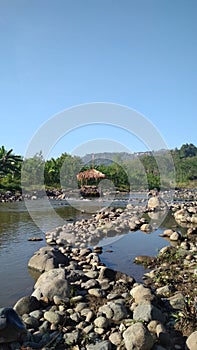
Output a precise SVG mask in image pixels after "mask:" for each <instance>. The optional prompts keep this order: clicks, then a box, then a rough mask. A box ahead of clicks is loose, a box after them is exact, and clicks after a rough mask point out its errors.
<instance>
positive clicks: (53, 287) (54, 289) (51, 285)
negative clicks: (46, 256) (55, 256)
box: [32, 268, 70, 301]
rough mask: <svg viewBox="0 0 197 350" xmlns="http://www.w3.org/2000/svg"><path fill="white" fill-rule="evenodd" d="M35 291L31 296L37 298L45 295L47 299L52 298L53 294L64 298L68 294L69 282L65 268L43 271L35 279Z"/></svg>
mask: <svg viewBox="0 0 197 350" xmlns="http://www.w3.org/2000/svg"><path fill="white" fill-rule="evenodd" d="M34 288H35V291H34V292H33V294H32V296H35V297H36V298H37V299H41V298H42V297H47V298H48V299H49V300H51V301H52V300H53V298H54V296H58V297H59V298H61V299H65V298H67V297H69V296H70V284H69V282H68V281H67V280H66V274H65V269H63V268H59V269H53V270H50V271H46V272H44V273H43V274H42V275H41V276H40V277H39V278H38V280H37V282H36V284H35V286H34Z"/></svg>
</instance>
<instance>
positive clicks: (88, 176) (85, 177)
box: [77, 169, 105, 186]
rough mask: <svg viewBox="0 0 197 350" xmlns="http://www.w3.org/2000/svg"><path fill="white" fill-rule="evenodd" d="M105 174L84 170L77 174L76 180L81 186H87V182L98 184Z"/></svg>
mask: <svg viewBox="0 0 197 350" xmlns="http://www.w3.org/2000/svg"><path fill="white" fill-rule="evenodd" d="M104 178H105V174H103V173H101V172H100V171H98V170H96V169H90V170H85V171H82V172H80V173H79V174H77V180H78V181H79V182H80V184H81V186H82V185H84V184H85V185H87V184H88V182H96V183H97V182H98V180H100V179H104Z"/></svg>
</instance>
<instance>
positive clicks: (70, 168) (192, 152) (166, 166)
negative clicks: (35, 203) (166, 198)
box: [0, 144, 197, 191]
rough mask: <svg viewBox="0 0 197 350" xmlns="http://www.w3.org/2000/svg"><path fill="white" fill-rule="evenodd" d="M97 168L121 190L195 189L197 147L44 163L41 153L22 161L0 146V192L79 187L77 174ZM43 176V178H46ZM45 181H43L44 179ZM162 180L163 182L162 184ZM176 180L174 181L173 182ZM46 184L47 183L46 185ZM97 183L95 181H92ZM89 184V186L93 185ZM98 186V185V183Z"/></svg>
mask: <svg viewBox="0 0 197 350" xmlns="http://www.w3.org/2000/svg"><path fill="white" fill-rule="evenodd" d="M91 167H94V168H95V169H97V170H99V171H101V172H102V173H103V174H105V176H106V179H107V180H109V183H111V184H113V186H114V188H115V189H117V190H121V191H128V190H142V189H147V188H149V189H150V188H154V187H157V188H160V187H162V189H169V188H171V187H195V186H196V185H197V147H196V146H195V145H193V144H184V145H182V146H181V147H180V149H178V148H176V149H174V150H171V151H165V150H161V151H157V152H140V153H134V154H129V153H108V152H107V153H106V152H105V153H101V154H98V155H97V154H95V155H94V158H93V159H91V155H86V156H85V157H83V158H80V157H78V156H71V155H70V154H67V153H62V154H61V156H59V157H57V158H51V159H49V160H44V158H43V155H42V153H41V152H40V153H39V154H36V155H35V156H34V157H32V158H28V159H23V157H22V156H20V155H16V154H15V153H14V151H13V150H12V149H11V150H6V148H5V147H4V146H2V147H0V190H1V191H7V190H11V191H12V190H13V191H16V190H19V191H20V190H21V179H22V187H23V188H25V189H27V190H28V189H29V190H30V189H40V187H43V186H44V187H46V188H66V189H74V188H77V187H79V185H80V184H79V183H77V180H76V175H77V173H78V172H80V171H84V170H87V169H90V168H91ZM43 173H44V177H43ZM43 178H44V181H43V180H42V179H43ZM161 179H162V181H161ZM172 179H174V181H172ZM43 182H44V183H43ZM93 182H94V181H93ZM93 182H92V181H89V182H88V183H87V184H90V185H91V184H93ZM96 185H98V183H96Z"/></svg>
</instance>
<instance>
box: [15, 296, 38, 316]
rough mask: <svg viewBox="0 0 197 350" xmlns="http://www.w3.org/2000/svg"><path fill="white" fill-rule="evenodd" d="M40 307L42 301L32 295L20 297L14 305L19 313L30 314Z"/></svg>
mask: <svg viewBox="0 0 197 350" xmlns="http://www.w3.org/2000/svg"><path fill="white" fill-rule="evenodd" d="M39 308H40V302H39V301H38V300H37V299H36V298H35V297H32V296H25V297H22V298H21V299H19V300H18V301H17V302H16V304H15V305H14V310H15V311H16V312H17V314H18V315H21V316H22V315H24V314H29V313H30V312H32V311H34V310H37V309H39Z"/></svg>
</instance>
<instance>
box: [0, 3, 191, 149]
mask: <svg viewBox="0 0 197 350" xmlns="http://www.w3.org/2000/svg"><path fill="white" fill-rule="evenodd" d="M196 18H197V1H196V0H94V1H93V0H83V1H82V0H17V1H16V0H0V50H1V53H0V101H1V114H0V115H1V129H0V133H1V138H0V145H5V147H6V148H7V149H10V148H13V149H14V152H15V153H19V154H24V153H25V150H26V148H27V146H28V143H29V141H30V139H31V137H32V136H33V135H34V134H35V132H36V130H37V129H38V128H39V127H40V126H41V125H42V124H43V123H44V122H46V121H47V120H48V119H49V118H51V117H52V116H53V115H54V114H57V113H58V112H60V111H62V110H64V109H66V108H70V107H72V106H75V105H79V104H83V103H89V102H97V101H99V102H113V103H117V104H122V105H126V106H128V107H130V108H133V109H135V110H137V111H139V112H140V113H142V114H143V115H144V116H145V117H147V118H148V119H149V120H150V121H151V122H152V123H153V124H154V125H155V126H156V127H157V129H158V130H159V132H160V134H161V135H162V137H163V138H164V140H165V142H166V144H167V146H168V147H169V148H175V147H180V146H181V144H183V143H194V144H197V142H196V141H197V136H196V135H197V134H196V117H197V20H196ZM90 132H91V130H85V128H84V130H81V131H80V132H79V131H78V132H77V133H76V135H73V136H72V137H70V138H69V137H68V138H67V139H66V140H65V142H62V143H60V144H59V147H57V149H56V153H57V155H58V153H61V152H63V151H67V152H70V151H71V150H72V149H73V148H76V147H77V146H78V145H79V144H80V143H81V142H85V141H87V140H88V137H87V136H88V135H89V134H90ZM92 135H93V138H94V137H98V138H101V137H102V136H103V137H104V138H108V135H110V131H109V133H108V132H107V131H106V133H105V132H104V129H103V130H100V131H99V130H92ZM46 138H47V135H46ZM123 140H124V135H121V133H120V136H119V140H118V142H120V143H121V142H122V141H123ZM138 148H140V149H138ZM132 149H133V150H134V151H137V150H143V146H140V145H138V143H137V142H136V144H133V145H132ZM109 150H110V147H109ZM96 151H97V150H96ZM103 151H104V150H103Z"/></svg>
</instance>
